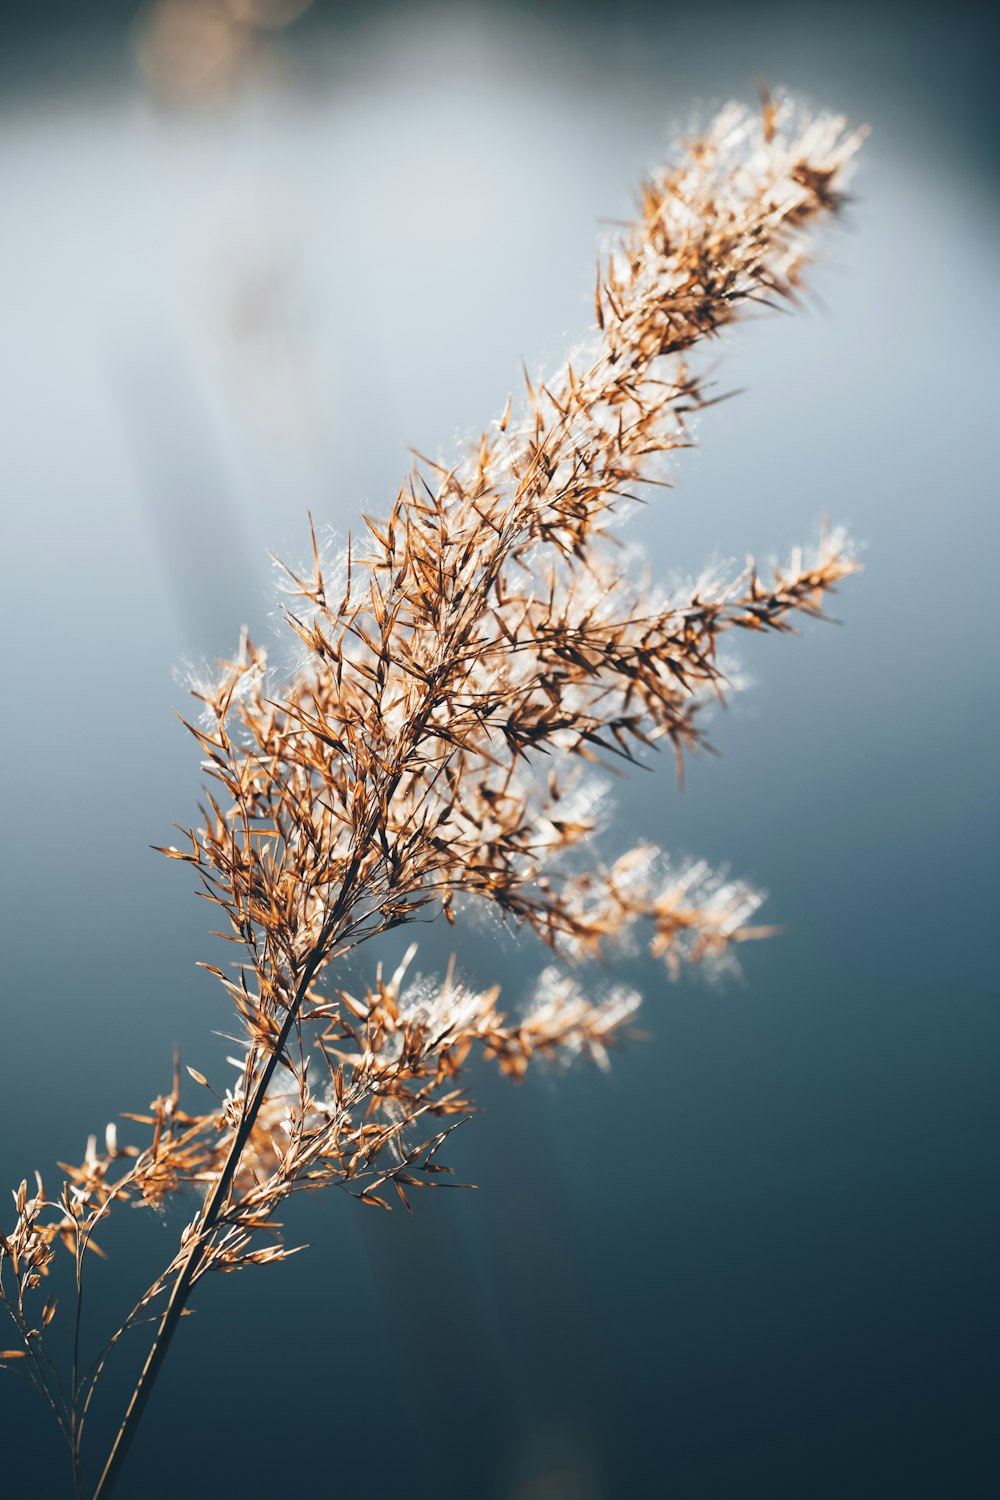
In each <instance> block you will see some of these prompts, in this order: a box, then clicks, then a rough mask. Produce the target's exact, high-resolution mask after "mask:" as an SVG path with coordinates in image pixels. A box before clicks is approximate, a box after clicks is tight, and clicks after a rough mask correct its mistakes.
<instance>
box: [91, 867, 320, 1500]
mask: <svg viewBox="0 0 1000 1500" xmlns="http://www.w3.org/2000/svg"><path fill="white" fill-rule="evenodd" d="M345 888H346V887H345ZM342 894H343V892H342ZM319 963H320V953H319V951H316V952H314V953H313V956H312V957H311V958H310V959H309V962H308V963H307V964H306V967H305V968H304V969H303V971H302V975H301V977H300V979H299V982H298V985H297V986H296V990H295V994H294V996H293V998H292V1001H291V1004H290V1005H289V1007H288V1010H287V1011H286V1013H285V1019H284V1021H283V1022H282V1025H281V1031H280V1032H279V1034H278V1039H277V1041H276V1043H275V1045H274V1047H273V1049H272V1051H271V1053H270V1055H269V1056H268V1058H267V1061H266V1063H265V1064H264V1068H263V1070H262V1072H261V1075H260V1077H259V1079H258V1080H257V1085H256V1087H255V1088H254V1091H253V1093H252V1094H251V1096H250V1098H249V1100H248V1102H247V1106H246V1108H245V1110H244V1111H243V1117H242V1119H241V1120H240V1124H239V1128H238V1129H237V1131H236V1134H235V1136H234V1137H233V1143H232V1145H231V1146H230V1148H229V1155H228V1156H227V1157H226V1162H225V1165H224V1166H223V1168H222V1171H221V1172H220V1174H219V1176H218V1177H217V1178H216V1180H215V1184H214V1186H213V1188H212V1191H211V1192H210V1194H209V1195H208V1197H207V1199H206V1200H205V1206H204V1208H203V1209H202V1213H201V1222H200V1224H199V1226H198V1229H197V1231H196V1233H195V1234H194V1236H193V1238H192V1241H191V1248H190V1250H189V1251H188V1253H187V1255H186V1257H185V1259H184V1261H183V1263H182V1265H181V1268H180V1271H179V1273H178V1276H177V1280H176V1281H175V1282H174V1285H173V1289H172V1291H171V1293H170V1298H169V1300H168V1302H167V1305H166V1307H165V1308H164V1310H163V1316H162V1317H161V1319H160V1326H159V1327H158V1328H157V1330H156V1336H155V1338H154V1339H153V1342H152V1345H151V1346H150V1350H149V1353H148V1355H147V1356H146V1363H145V1364H144V1365H143V1367H142V1373H141V1374H140V1376H139V1379H138V1381H137V1382H136V1386H135V1389H134V1390H133V1392H132V1397H131V1399H130V1401H129V1404H128V1407H127V1408H126V1411H125V1416H124V1417H123V1419H122V1423H121V1426H120V1427H119V1429H118V1434H117V1436H116V1438H115V1441H114V1443H113V1445H112V1448H111V1452H110V1453H109V1454H108V1461H107V1463H106V1464H105V1466H104V1472H103V1473H102V1475H101V1477H100V1480H99V1481H98V1484H97V1488H96V1489H95V1491H94V1496H93V1500H108V1497H109V1496H110V1495H111V1494H112V1492H113V1490H114V1488H115V1485H116V1484H117V1482H118V1477H119V1474H120V1472H121V1468H122V1465H123V1463H124V1462H125V1457H126V1455H127V1453H128V1450H129V1447H130V1445H131V1442H132V1439H133V1437H134V1436H135V1430H136V1428H137V1427H138V1425H139V1422H140V1420H141V1418H142V1414H143V1412H144V1410H145V1407H146V1402H147V1401H148V1400H149V1397H150V1394H151V1392H152V1389H153V1385H154V1384H155V1382H156V1377H157V1375H158V1374H159V1371H160V1366H161V1365H162V1363H163V1360H164V1358H165V1356H166V1353H167V1350H168V1348H169V1347H170V1341H171V1339H172V1338H173V1335H174V1330H175V1329H176V1327H177V1324H178V1322H179V1321H180V1317H181V1314H182V1313H183V1311H184V1307H185V1304H186V1303H187V1299H188V1294H189V1293H190V1291H191V1286H192V1284H193V1282H194V1279H195V1275H196V1274H197V1271H198V1268H199V1267H200V1265H201V1263H202V1261H203V1260H204V1257H205V1250H206V1246H207V1243H208V1239H209V1236H210V1235H211V1232H212V1229H213V1228H214V1226H215V1223H216V1221H217V1219H218V1217H219V1214H220V1213H221V1211H222V1208H223V1205H224V1204H225V1201H226V1197H227V1195H228V1192H229V1188H230V1185H231V1183H232V1180H233V1177H234V1176H235V1173H236V1169H237V1167H238V1166H239V1162H240V1158H241V1157H242V1155H243V1152H244V1149H245V1147H246V1144H247V1142H248V1140H249V1139H250V1134H251V1131H252V1130H253V1126H254V1121H255V1120H256V1118H257V1115H258V1114H259V1112H260V1107H261V1105H262V1104H263V1102H264V1099H265V1097H266V1095H267V1091H268V1088H269V1087H270V1083H271V1079H272V1077H273V1075H274V1070H275V1068H276V1067H277V1065H278V1060H279V1058H280V1057H281V1054H282V1052H283V1051H284V1049H285V1043H286V1042H287V1041H288V1038H289V1035H290V1034H291V1031H292V1027H293V1026H294V1024H295V1019H296V1017H297V1015H298V1013H299V1009H300V1007H301V1005H302V1001H303V999H304V998H305V994H306V991H307V990H308V988H309V985H310V984H311V983H312V979H313V975H314V974H315V972H316V969H317V968H318V967H319Z"/></svg>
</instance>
